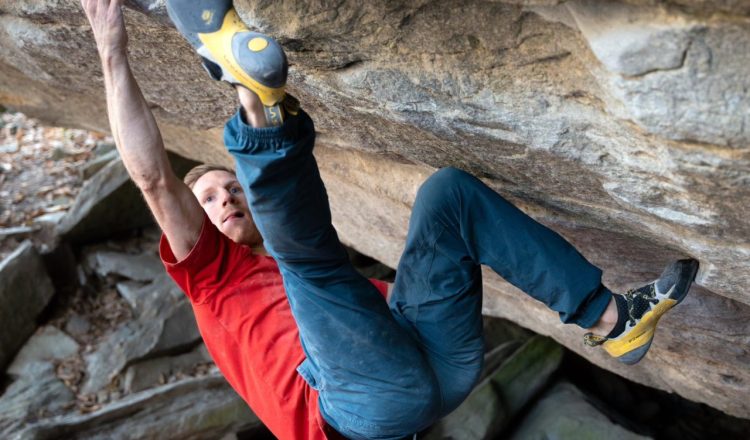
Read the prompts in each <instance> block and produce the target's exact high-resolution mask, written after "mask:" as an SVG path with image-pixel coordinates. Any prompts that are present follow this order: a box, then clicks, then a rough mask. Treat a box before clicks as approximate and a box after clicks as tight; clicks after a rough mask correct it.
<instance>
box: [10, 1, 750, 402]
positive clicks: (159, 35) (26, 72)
mask: <svg viewBox="0 0 750 440" xmlns="http://www.w3.org/2000/svg"><path fill="white" fill-rule="evenodd" d="M236 3H237V6H238V9H239V12H240V15H241V16H242V17H243V18H244V19H245V20H246V21H247V22H248V23H249V24H251V25H252V26H255V27H257V28H258V29H259V30H261V31H264V32H267V33H270V34H272V35H274V36H275V37H277V38H279V40H280V41H281V42H282V44H283V45H284V47H285V48H286V50H287V52H288V54H289V59H290V61H291V64H292V69H291V78H290V90H291V91H292V93H294V94H296V95H298V97H300V98H301V101H302V102H303V103H304V106H305V108H306V109H307V110H308V111H309V112H310V113H311V114H312V115H313V117H314V118H315V120H316V123H317V128H318V131H319V137H318V144H319V148H318V158H319V163H320V165H321V167H322V168H323V175H324V179H325V180H326V183H327V184H328V188H329V193H330V194H329V195H330V199H331V203H332V205H333V211H334V217H335V223H336V226H337V228H338V229H339V232H340V235H341V237H342V239H343V240H344V241H345V242H347V243H348V244H351V245H353V246H354V247H356V248H357V249H358V250H360V251H362V252H364V253H366V254H368V255H371V256H373V257H375V258H378V259H380V260H381V261H384V262H386V263H387V264H389V265H392V266H395V264H396V263H397V261H398V256H399V253H400V249H401V247H402V245H403V237H404V234H405V230H406V225H407V221H408V212H409V206H410V204H411V202H412V200H413V197H414V193H415V190H416V188H417V187H418V185H419V183H420V182H421V181H422V180H423V179H424V178H425V177H426V176H427V175H428V174H429V172H431V170H432V169H434V168H436V167H442V166H446V165H453V166H458V167H461V168H464V169H466V170H468V171H470V172H472V173H474V174H476V175H478V176H480V177H483V178H486V179H487V182H488V183H489V184H490V185H492V186H493V187H494V188H495V189H497V190H498V191H499V192H500V193H502V194H503V195H505V196H506V197H508V198H509V199H510V200H512V201H513V202H514V203H517V204H519V206H521V207H522V208H523V209H524V210H526V211H527V212H528V213H530V214H531V215H532V216H534V217H535V218H537V219H539V220H540V221H542V222H544V223H546V224H548V225H549V226H551V227H552V228H553V229H555V230H557V231H558V232H560V233H562V234H563V235H565V236H566V237H567V238H568V239H570V240H571V241H572V242H573V243H575V244H576V245H577V246H578V247H579V248H580V249H581V251H582V253H583V254H584V255H585V256H586V257H587V258H589V259H590V260H591V261H593V262H594V263H596V264H597V265H599V266H600V267H602V268H603V269H604V271H605V281H606V282H607V283H608V285H609V286H610V287H612V288H614V289H622V288H625V287H627V286H632V285H633V284H634V283H637V282H639V281H643V280H645V279H649V278H652V277H653V276H655V275H657V274H658V273H659V272H660V270H661V268H662V266H663V265H664V264H665V263H666V262H667V261H668V260H669V259H671V258H674V257H678V256H688V255H689V256H693V257H695V258H698V259H699V260H700V261H701V271H700V273H699V276H698V283H699V284H700V286H701V287H700V288H696V289H695V290H694V291H693V293H692V294H691V295H690V296H689V297H688V299H687V300H686V301H685V303H684V304H682V305H681V306H680V308H678V309H677V310H678V311H676V312H675V313H673V314H671V315H669V316H668V317H666V318H665V319H664V321H663V324H662V326H661V329H660V331H659V332H658V334H657V336H656V341H655V343H654V347H653V349H652V352H651V353H650V354H649V356H648V357H647V358H646V360H645V361H644V362H643V363H642V364H640V365H639V366H637V367H633V368H627V369H626V368H624V367H622V366H620V365H618V364H616V363H615V362H612V361H611V360H609V359H607V358H606V357H605V356H604V355H603V354H602V352H601V351H598V350H585V349H584V348H583V347H582V343H581V340H580V332H579V331H576V330H575V329H573V328H567V327H565V328H564V327H563V326H562V325H560V324H559V322H558V320H557V317H556V316H555V314H554V313H550V312H548V311H546V309H544V308H543V307H541V306H540V305H539V304H536V303H534V302H533V301H532V300H529V299H528V298H526V297H524V296H522V295H521V294H519V293H518V292H517V291H515V290H514V289H513V288H512V287H510V286H508V285H507V284H505V283H503V282H501V281H499V280H498V279H497V278H496V277H494V276H490V277H487V281H486V283H485V285H486V304H485V310H486V312H488V313H490V314H495V315H499V316H504V317H508V318H510V319H512V320H514V321H517V322H519V323H522V324H523V325H525V326H527V327H530V328H532V329H533V330H536V331H538V332H541V333H544V334H548V335H550V336H552V337H554V338H555V339H556V340H558V341H560V342H561V343H563V344H564V345H566V346H568V347H569V348H571V349H573V350H575V351H577V352H578V353H581V354H582V355H584V356H586V357H587V358H588V359H590V360H592V361H593V362H595V363H597V364H598V365H601V366H604V367H605V368H608V369H610V370H613V371H616V372H617V373H619V374H622V375H623V376H626V377H629V378H631V379H634V380H636V381H639V382H641V383H646V384H649V385H652V386H656V387H659V388H662V389H666V390H670V391H675V392H678V393H680V394H681V395H683V396H686V397H688V398H691V399H694V400H698V401H701V402H706V403H709V404H711V405H713V406H715V407H717V408H720V409H722V410H724V411H727V412H729V413H731V414H734V415H738V416H742V417H750V404H749V403H748V402H747V399H746V396H747V394H748V392H750V371H749V370H748V368H747V365H748V363H749V362H750V353H749V352H748V348H747V347H748V346H749V345H750V293H749V292H750V270H749V269H750V263H749V261H750V222H748V220H747V216H746V213H745V206H747V205H748V203H749V202H750V152H749V148H748V145H749V142H748V141H749V140H750V92H749V90H750V75H748V67H747V66H748V65H750V64H749V63H748V62H749V61H750V4H748V2H747V1H745V0H722V1H718V2H709V1H706V0H630V1H627V2H611V1H607V2H604V1H562V0H526V1H525V0H506V1H493V2H486V1H480V0H463V1H458V0H441V1H426V0H419V1H415V2H394V1H388V0H375V1H372V2H366V3H361V2H348V3H347V2H344V3H341V2H329V1H318V2H308V1H302V0H283V1H273V2H272V1H269V0H261V1H252V2H251V1H249V0H238V1H237V2H236ZM130 5H131V6H132V7H133V8H134V9H137V10H138V11H137V12H136V11H133V10H130V11H129V12H128V14H127V19H128V23H129V29H130V31H131V43H132V44H131V55H132V65H133V68H134V70H135V74H136V76H137V77H138V79H139V80H140V82H141V85H142V86H143V89H144V93H145V96H146V98H147V99H148V100H149V101H150V102H151V104H152V108H153V109H154V111H155V113H156V114H157V116H158V118H159V121H160V126H161V128H162V130H163V132H164V137H165V140H166V143H167V145H168V147H169V148H170V149H171V150H172V151H174V152H177V153H180V154H183V155H186V156H188V157H191V158H192V159H195V160H201V161H219V162H225V163H226V162H227V161H228V157H227V155H226V153H224V152H223V151H222V149H221V146H220V126H221V123H222V121H223V119H224V118H225V117H226V116H228V115H229V114H230V113H231V112H232V111H233V106H234V105H235V104H234V102H235V101H234V97H233V96H232V91H231V90H230V89H229V88H228V87H226V86H225V85H222V84H216V83H212V82H210V81H208V80H207V79H206V78H205V76H204V74H203V73H202V71H201V68H200V66H199V65H198V63H197V60H196V57H195V56H194V55H193V54H192V52H191V50H190V48H189V46H188V45H187V44H186V43H185V42H184V41H182V40H181V39H180V38H179V36H178V35H177V34H176V32H175V31H174V30H173V29H171V27H170V26H169V23H168V20H167V19H166V17H165V12H164V9H163V2H162V1H147V0H138V1H131V2H130ZM0 60H1V61H0V103H2V104H3V105H6V106H10V107H13V108H17V109H19V110H22V111H24V112H27V113H29V114H32V115H34V116H37V117H41V118H42V119H44V120H46V121H48V122H51V123H57V124H66V125H72V126H81V127H87V128H92V129H98V130H103V131H104V130H107V121H106V116H105V113H104V99H103V93H102V86H101V71H100V68H99V66H98V60H97V58H96V52H95V49H94V43H93V41H92V39H91V36H90V32H89V30H88V29H87V27H86V23H85V18H84V17H83V15H82V14H81V13H80V9H79V6H78V2H76V1H73V0H66V1H49V0H47V1H45V0H34V1H30V2H11V1H9V0H0Z"/></svg>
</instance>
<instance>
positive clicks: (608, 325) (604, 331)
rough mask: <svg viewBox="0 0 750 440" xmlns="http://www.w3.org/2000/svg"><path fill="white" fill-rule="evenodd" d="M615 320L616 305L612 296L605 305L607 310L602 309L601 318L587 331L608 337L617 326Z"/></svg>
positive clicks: (616, 315) (616, 314) (616, 316)
mask: <svg viewBox="0 0 750 440" xmlns="http://www.w3.org/2000/svg"><path fill="white" fill-rule="evenodd" d="M617 318H618V313H617V304H616V303H615V297H614V295H613V296H612V298H611V299H610V300H609V304H607V308H606V309H604V313H602V316H601V317H599V320H598V321H596V324H594V326H593V327H591V328H589V329H588V330H589V331H591V332H592V333H595V334H597V335H608V334H610V333H611V332H612V330H613V329H614V328H615V325H616V324H617Z"/></svg>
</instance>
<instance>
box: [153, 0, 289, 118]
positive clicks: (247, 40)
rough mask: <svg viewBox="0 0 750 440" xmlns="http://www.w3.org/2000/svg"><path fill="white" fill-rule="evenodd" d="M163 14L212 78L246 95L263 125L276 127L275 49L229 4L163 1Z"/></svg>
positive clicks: (278, 60) (221, 0)
mask: <svg viewBox="0 0 750 440" xmlns="http://www.w3.org/2000/svg"><path fill="white" fill-rule="evenodd" d="M167 12H168V13H169V17H170V18H171V19H172V22H174V24H175V26H176V27H177V30H179V31H180V33H181V34H182V35H183V36H184V37H185V38H186V39H187V40H188V41H189V42H190V44H191V45H193V47H195V49H196V51H197V52H198V55H200V56H201V58H202V59H203V66H204V67H205V68H206V70H207V71H208V73H209V75H211V77H212V78H213V79H215V80H221V81H227V82H229V83H231V84H240V85H242V86H245V87H247V88H248V89H250V90H252V91H253V92H255V94H256V95H258V97H259V98H260V100H261V101H262V102H263V105H264V106H265V107H266V117H267V118H269V117H270V118H271V119H269V122H271V123H272V124H274V125H277V123H281V121H282V120H283V117H281V115H283V113H284V112H283V111H282V108H283V105H282V102H283V101H284V95H285V93H284V87H285V86H286V78H287V72H288V64H287V60H286V55H285V54H284V50H283V49H282V48H281V45H279V44H278V43H277V42H276V41H275V40H274V39H273V38H271V37H269V36H267V35H263V34H260V33H258V32H252V31H250V30H249V29H248V28H247V26H245V24H244V23H243V22H242V20H241V19H240V17H239V16H238V15H237V12H236V11H235V10H234V8H233V7H232V1H231V0H167ZM275 115H279V116H280V117H276V116H275Z"/></svg>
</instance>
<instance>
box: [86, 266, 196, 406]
mask: <svg viewBox="0 0 750 440" xmlns="http://www.w3.org/2000/svg"><path fill="white" fill-rule="evenodd" d="M143 291H144V295H145V297H144V299H143V308H142V309H140V310H136V313H135V319H133V320H131V321H128V322H125V323H124V324H122V325H121V326H119V327H118V328H117V329H115V330H114V331H113V332H112V333H110V334H108V335H106V336H105V338H104V339H103V340H102V342H101V343H100V344H99V345H98V346H97V347H95V349H94V350H93V351H91V352H89V353H86V354H85V355H84V361H85V363H86V378H85V379H84V382H83V384H82V385H81V392H82V393H83V394H91V393H96V392H97V391H99V390H101V389H102V388H103V387H104V386H106V385H107V384H109V383H110V381H111V380H112V379H113V378H114V377H115V376H117V375H118V374H120V372H122V370H123V368H125V367H126V366H127V365H128V364H131V363H134V362H136V361H137V360H139V359H141V358H144V357H154V356H158V355H160V354H168V353H171V352H173V351H175V350H178V349H181V348H184V347H185V346H189V345H191V344H195V343H197V342H198V341H199V340H200V333H198V330H197V328H196V324H195V319H194V318H193V316H192V314H190V313H188V312H189V304H187V300H186V298H185V296H184V295H183V294H182V292H181V291H180V290H179V287H177V285H176V284H174V282H173V281H172V279H171V278H169V277H168V276H167V275H166V274H163V275H162V276H160V277H159V278H157V279H156V280H155V281H154V282H153V283H151V284H149V285H146V286H144V287H143Z"/></svg>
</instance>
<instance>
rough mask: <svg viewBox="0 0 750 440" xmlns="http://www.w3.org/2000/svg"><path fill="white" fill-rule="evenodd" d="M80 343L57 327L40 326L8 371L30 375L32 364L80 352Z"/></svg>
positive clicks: (16, 374) (13, 373)
mask: <svg viewBox="0 0 750 440" xmlns="http://www.w3.org/2000/svg"><path fill="white" fill-rule="evenodd" d="M78 348H79V346H78V343H77V342H76V341H75V340H73V338H71V337H70V336H68V335H66V334H65V333H63V332H62V331H60V330H58V329H57V327H53V326H51V325H47V326H44V327H42V328H40V329H39V330H38V331H37V332H36V333H35V334H34V336H32V337H31V338H29V340H28V342H26V345H24V346H23V348H22V349H21V351H19V352H18V355H17V356H16V358H15V359H13V362H12V363H11V364H10V366H9V367H8V370H7V373H8V374H10V375H13V376H26V375H29V372H30V371H33V369H32V368H30V366H31V364H34V363H44V362H47V363H50V364H51V363H52V361H56V360H62V359H65V358H66V357H69V356H74V355H76V354H77V353H78Z"/></svg>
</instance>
